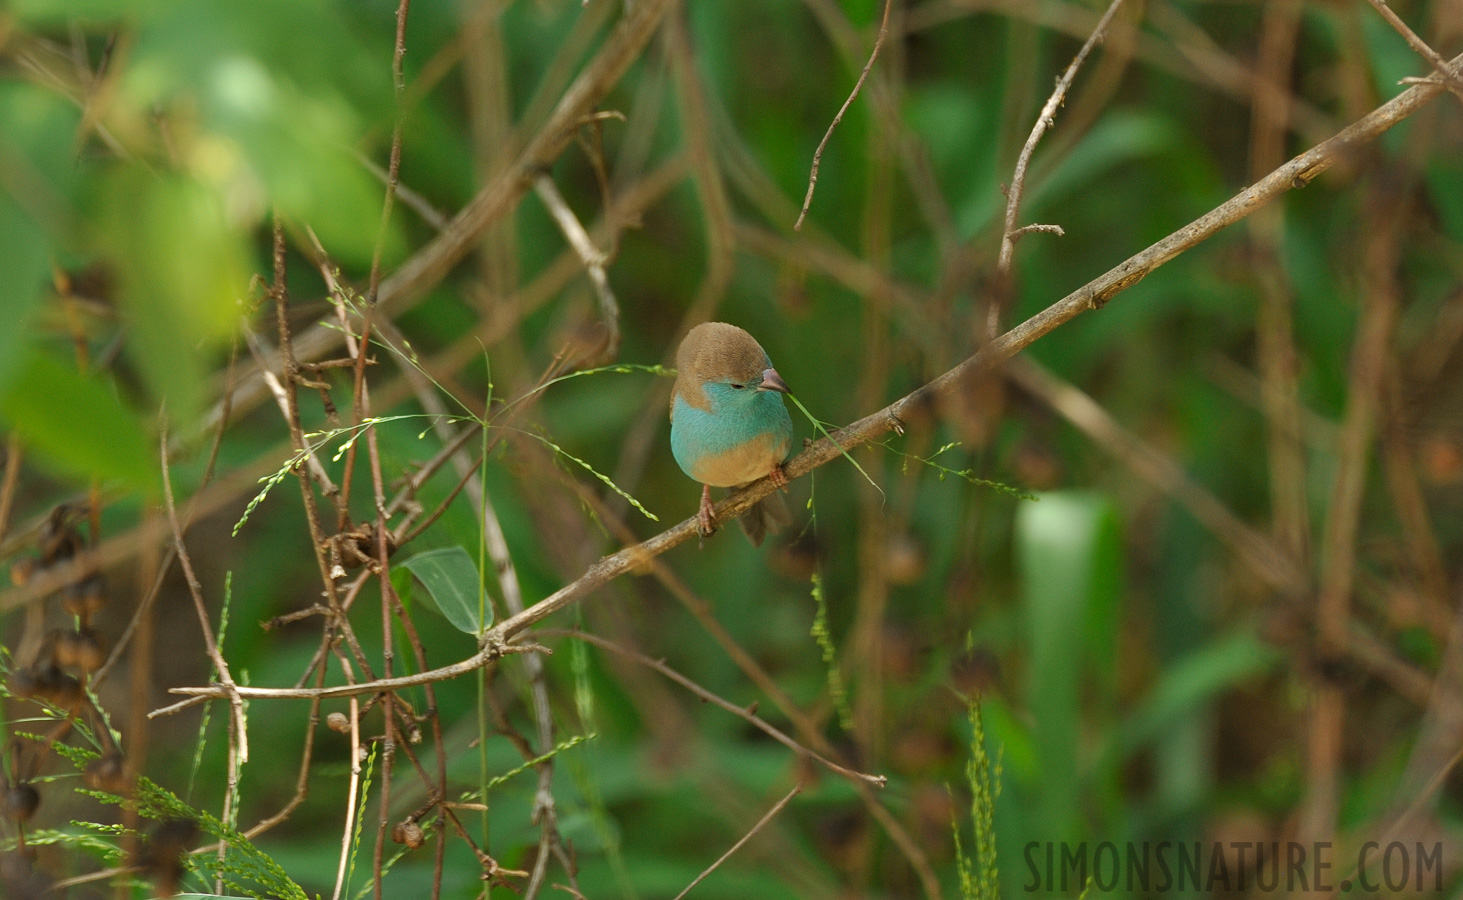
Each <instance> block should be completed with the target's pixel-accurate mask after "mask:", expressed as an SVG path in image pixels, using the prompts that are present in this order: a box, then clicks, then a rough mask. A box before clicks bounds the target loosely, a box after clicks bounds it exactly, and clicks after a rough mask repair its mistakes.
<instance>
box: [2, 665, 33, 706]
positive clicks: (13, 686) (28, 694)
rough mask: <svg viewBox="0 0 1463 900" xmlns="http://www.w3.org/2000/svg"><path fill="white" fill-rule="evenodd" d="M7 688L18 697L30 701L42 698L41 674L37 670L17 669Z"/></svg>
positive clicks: (11, 676)
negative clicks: (34, 698)
mask: <svg viewBox="0 0 1463 900" xmlns="http://www.w3.org/2000/svg"><path fill="white" fill-rule="evenodd" d="M5 687H6V688H7V689H8V690H9V691H10V693H11V694H12V695H14V696H16V697H20V698H22V699H25V700H29V699H31V698H33V697H38V696H40V690H41V674H40V673H39V672H37V671H36V670H35V669H16V670H15V671H14V672H11V673H10V680H9V681H7V682H6V683H5Z"/></svg>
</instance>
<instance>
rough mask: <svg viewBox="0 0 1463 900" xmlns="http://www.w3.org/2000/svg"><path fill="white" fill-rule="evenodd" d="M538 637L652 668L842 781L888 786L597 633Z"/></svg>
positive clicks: (554, 632)
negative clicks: (577, 643) (570, 642)
mask: <svg viewBox="0 0 1463 900" xmlns="http://www.w3.org/2000/svg"><path fill="white" fill-rule="evenodd" d="M540 634H542V635H543V636H544V637H567V638H573V639H574V640H578V641H585V642H586V643H590V644H593V645H595V646H596V647H600V648H602V649H605V650H609V651H610V652H612V653H617V654H619V655H620V656H623V657H625V658H626V659H630V660H633V661H635V662H637V663H639V664H640V665H642V666H645V667H646V668H649V669H654V670H655V671H657V672H659V673H660V674H662V675H664V676H665V677H666V678H669V679H670V680H671V681H674V682H675V683H676V684H679V685H680V686H681V687H683V688H685V689H686V690H688V691H690V692H691V693H693V694H695V695H696V696H697V697H700V698H701V699H702V700H704V701H706V702H707V703H714V704H716V705H717V706H719V707H721V708H722V709H724V710H726V711H727V712H729V713H731V714H732V715H734V716H736V717H738V718H740V719H742V720H744V721H746V722H747V723H748V724H750V725H752V726H753V727H754V728H757V729H759V730H761V731H762V732H764V733H765V734H767V735H768V736H769V737H771V738H772V739H773V740H775V741H777V742H778V743H779V744H782V745H783V746H784V747H786V748H788V749H789V750H791V751H793V752H794V753H797V754H798V755H800V756H805V757H807V758H808V759H811V760H813V761H815V762H817V763H819V764H820V765H822V766H823V767H824V768H826V769H828V770H829V771H830V772H836V773H838V774H839V775H842V776H843V777H844V778H847V779H849V780H850V781H853V782H862V783H864V784H871V785H873V786H874V787H884V785H886V784H888V781H889V779H888V778H886V777H885V776H883V775H869V774H867V773H865V772H859V771H855V770H854V769H850V768H847V767H846V766H840V765H839V764H838V763H836V762H834V761H833V760H831V759H828V758H827V757H825V756H823V755H822V754H819V753H815V752H814V751H812V750H810V749H808V748H807V747H805V746H803V745H802V744H800V743H798V742H797V741H795V740H793V739H792V738H790V737H788V736H787V735H786V734H784V733H783V732H781V731H779V730H778V729H776V728H774V727H773V726H771V725H769V724H768V723H767V722H766V720H764V719H762V718H761V717H760V716H758V715H757V714H756V713H755V712H752V711H751V710H748V709H744V708H743V707H740V706H737V705H736V704H735V703H732V702H731V701H730V700H726V699H724V698H722V697H720V696H719V695H717V694H713V693H711V692H710V691H708V690H707V689H706V688H704V687H702V686H701V685H699V684H697V683H696V682H694V681H692V680H691V679H689V678H687V677H686V676H684V675H682V674H681V673H680V672H677V671H676V670H675V669H672V668H671V667H670V666H668V665H666V664H665V663H664V662H662V661H660V660H658V659H651V658H650V657H648V656H646V655H645V654H644V653H640V652H639V651H637V650H632V649H630V648H629V647H626V646H623V645H621V644H617V643H615V642H614V641H611V640H607V639H605V638H602V637H600V636H599V635H597V634H590V633H588V632H585V631H560V630H555V629H546V630H543V631H541V632H540Z"/></svg>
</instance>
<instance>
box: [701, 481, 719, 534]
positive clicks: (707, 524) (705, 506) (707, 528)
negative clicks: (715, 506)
mask: <svg viewBox="0 0 1463 900" xmlns="http://www.w3.org/2000/svg"><path fill="white" fill-rule="evenodd" d="M696 531H697V532H699V533H700V535H701V536H702V537H703V538H704V537H710V536H711V535H713V534H715V533H716V513H715V511H713V510H712V508H711V488H709V487H705V486H703V487H702V488H701V508H700V509H698V510H697V511H696Z"/></svg>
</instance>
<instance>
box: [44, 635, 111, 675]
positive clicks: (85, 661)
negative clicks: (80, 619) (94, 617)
mask: <svg viewBox="0 0 1463 900" xmlns="http://www.w3.org/2000/svg"><path fill="white" fill-rule="evenodd" d="M55 660H56V664H57V665H61V666H66V667H67V668H73V669H80V670H81V671H83V672H95V671H96V670H97V669H100V668H101V667H102V663H104V662H106V661H107V654H106V653H105V652H104V651H103V649H102V642H101V639H100V638H98V637H97V635H96V632H95V631H92V630H91V629H90V628H81V629H78V630H77V631H63V632H60V633H59V634H57V635H56V648H55Z"/></svg>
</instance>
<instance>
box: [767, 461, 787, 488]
mask: <svg viewBox="0 0 1463 900" xmlns="http://www.w3.org/2000/svg"><path fill="white" fill-rule="evenodd" d="M767 480H768V481H770V482H772V485H773V487H775V488H777V489H778V490H779V491H784V492H785V491H786V490H787V470H786V469H784V468H783V467H782V464H781V463H779V464H777V465H775V466H773V467H772V471H771V472H768V473H767Z"/></svg>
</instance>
